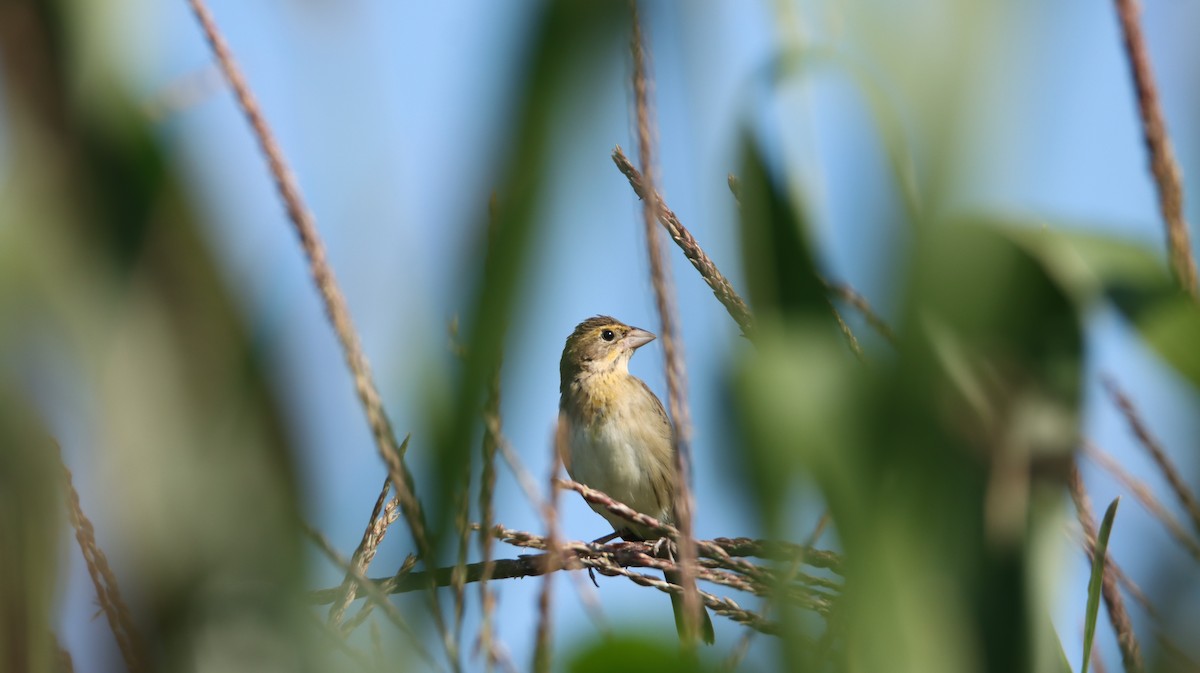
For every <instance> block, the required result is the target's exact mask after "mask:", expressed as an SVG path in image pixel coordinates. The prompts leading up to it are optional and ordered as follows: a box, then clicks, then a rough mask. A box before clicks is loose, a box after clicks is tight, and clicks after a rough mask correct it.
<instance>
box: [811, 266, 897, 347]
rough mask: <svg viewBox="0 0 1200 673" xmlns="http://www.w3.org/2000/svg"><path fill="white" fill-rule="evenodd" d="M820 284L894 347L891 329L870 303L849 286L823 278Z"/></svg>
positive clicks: (894, 340)
mask: <svg viewBox="0 0 1200 673" xmlns="http://www.w3.org/2000/svg"><path fill="white" fill-rule="evenodd" d="M821 284H822V285H824V286H825V289H826V290H828V291H829V292H830V294H832V295H833V296H834V297H836V298H838V299H841V300H842V301H844V302H846V303H847V304H849V305H851V306H853V307H854V308H855V309H856V310H857V311H858V312H859V313H861V314H862V316H863V318H865V319H866V321H867V324H868V325H870V326H871V328H872V329H874V330H875V331H876V332H878V333H879V335H880V336H882V337H883V338H884V339H886V340H887V342H888V343H890V344H892V345H893V346H895V345H896V333H895V332H893V331H892V328H891V327H890V326H889V325H888V324H887V322H886V321H885V320H884V319H883V318H881V317H879V314H878V313H876V312H875V310H874V309H872V308H871V303H870V302H868V301H867V298H866V297H864V296H862V295H861V294H859V293H858V291H857V290H855V289H854V288H852V287H850V286H849V285H846V284H845V283H831V282H829V281H827V280H825V279H824V278H821Z"/></svg>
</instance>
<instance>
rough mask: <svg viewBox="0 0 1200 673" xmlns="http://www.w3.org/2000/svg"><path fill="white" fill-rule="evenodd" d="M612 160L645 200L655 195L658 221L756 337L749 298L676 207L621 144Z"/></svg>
mask: <svg viewBox="0 0 1200 673" xmlns="http://www.w3.org/2000/svg"><path fill="white" fill-rule="evenodd" d="M612 160H613V163H615V164H616V165H617V169H618V170H620V171H621V173H622V174H623V175H624V176H625V178H626V179H628V180H629V186H630V187H633V191H634V193H635V194H637V195H638V198H640V199H642V201H643V202H644V201H646V199H647V197H648V196H650V198H652V199H653V201H654V202H655V203H657V204H658V208H657V212H658V221H659V223H660V224H662V226H663V228H664V229H666V230H667V233H668V234H670V235H671V240H673V241H675V244H676V245H678V246H679V248H680V249H681V250H683V256H684V257H686V258H687V260H688V261H689V262H691V263H692V266H693V267H695V268H696V270H697V271H699V272H700V277H701V278H703V279H704V282H705V283H707V284H708V287H709V288H710V289H711V290H712V291H713V295H714V296H716V298H717V301H719V302H721V305H722V306H724V307H725V310H726V311H727V312H728V313H729V316H730V317H731V318H733V320H734V322H736V323H737V324H738V327H740V328H741V329H742V334H744V335H745V336H746V337H748V338H753V335H754V317H753V316H752V315H751V314H750V308H749V307H748V306H747V305H746V302H745V301H743V300H742V298H741V297H740V296H739V295H738V293H737V292H736V291H735V290H734V289H733V285H731V284H730V283H729V280H728V279H727V278H725V275H724V274H722V273H721V270H720V269H718V268H717V265H716V264H714V263H713V261H712V259H710V258H709V256H708V254H707V253H705V252H704V249H703V248H701V247H700V244H699V243H697V242H696V237H695V236H692V232H690V231H688V229H687V227H685V226H683V223H682V222H680V221H679V217H678V216H677V215H675V213H674V211H672V210H671V209H670V208H668V207H667V204H666V202H665V201H663V198H662V195H661V194H659V193H658V192H652V191H650V190H649V188H648V187H647V186H646V184H645V182H644V178H643V177H642V174H641V172H639V171H638V169H637V168H635V167H634V165H633V163H631V162H630V161H629V158H628V157H626V156H625V153H624V152H623V151H621V148H620V147H617V148H614V149H613V153H612Z"/></svg>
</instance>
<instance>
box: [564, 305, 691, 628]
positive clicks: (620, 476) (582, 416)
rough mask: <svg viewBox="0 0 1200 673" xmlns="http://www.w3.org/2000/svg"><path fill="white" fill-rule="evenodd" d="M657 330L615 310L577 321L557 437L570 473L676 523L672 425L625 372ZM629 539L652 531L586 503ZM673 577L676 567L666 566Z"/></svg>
mask: <svg viewBox="0 0 1200 673" xmlns="http://www.w3.org/2000/svg"><path fill="white" fill-rule="evenodd" d="M655 338H656V337H655V335H654V334H652V333H650V332H648V331H646V330H644V329H640V328H637V327H631V326H629V325H626V324H625V323H623V322H621V321H620V320H617V319H616V318H613V317H610V316H606V315H598V316H594V317H591V318H588V319H587V320H584V321H583V322H581V323H579V325H577V326H576V327H575V331H573V332H572V333H571V335H570V336H569V337H567V342H566V345H565V346H564V347H563V353H562V360H561V361H560V363H559V376H560V381H559V395H560V397H559V437H561V438H562V440H561V441H562V442H563V447H562V460H563V464H564V467H566V469H567V474H569V475H570V476H571V479H573V480H575V481H577V482H579V483H581V484H584V485H585V486H588V487H590V488H593V489H596V490H598V491H602V492H604V493H605V494H607V495H609V496H611V497H612V498H613V499H615V500H617V501H618V502H621V503H624V504H626V505H628V506H630V507H631V508H633V509H634V510H636V511H638V512H641V513H642V514H646V515H648V516H651V517H654V518H655V519H658V520H659V521H661V522H664V523H667V524H671V525H674V524H675V523H676V517H675V506H674V502H675V483H676V482H675V443H674V441H673V433H674V429H673V427H672V425H671V421H670V419H669V418H668V417H667V412H666V410H665V409H663V405H662V402H661V401H659V399H658V397H657V396H655V394H654V393H653V392H652V391H651V390H650V387H649V386H647V385H646V383H645V382H644V381H642V380H641V379H639V378H637V377H636V376H633V375H632V374H630V373H629V359H630V358H631V357H633V353H634V351H636V350H637V349H639V348H641V347H642V346H645V345H646V344H648V343H650V342H651V341H653V340H654V339H655ZM588 504H589V505H590V506H591V508H592V509H593V510H594V511H595V512H596V513H597V514H599V515H600V516H602V517H604V518H605V520H607V521H608V523H609V524H611V525H612V527H613V530H614V531H615V532H616V533H617V534H618V535H620V536H621V537H622V538H623V539H625V540H627V541H646V540H651V539H654V538H658V537H659V536H658V535H656V534H655V531H653V530H651V529H649V528H646V527H644V526H640V525H638V524H636V523H633V522H630V521H626V520H624V519H622V518H621V517H618V516H616V515H615V514H613V513H612V512H609V511H608V510H607V509H605V508H604V507H602V506H599V505H595V504H591V503H588ZM664 575H665V577H666V579H667V581H668V582H671V583H673V584H679V583H680V578H679V574H678V573H677V572H667V573H664ZM671 607H672V609H673V610H674V613H675V627H676V629H677V630H678V631H679V633H680V636H681V637H682V636H683V633H684V630H683V620H682V615H683V601H682V598H681V597H680V596H678V595H676V594H671ZM700 614H701V615H702V619H701V622H700V624H699V627H700V636H701V638H702V639H703V640H704V642H706V643H708V644H712V643H713V641H714V634H713V626H712V620H711V619H710V618H709V616H708V613H707V611H705V610H701V611H700Z"/></svg>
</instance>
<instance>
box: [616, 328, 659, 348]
mask: <svg viewBox="0 0 1200 673" xmlns="http://www.w3.org/2000/svg"><path fill="white" fill-rule="evenodd" d="M654 339H655V336H654V335H653V334H652V333H650V332H647V331H646V330H644V329H639V328H637V327H634V328H633V330H631V331H630V332H629V334H626V335H625V339H624V342H625V347H626V348H628V349H629V350H631V351H633V350H637V349H639V348H641V347H642V346H645V345H646V344H648V343H650V342H651V341H654Z"/></svg>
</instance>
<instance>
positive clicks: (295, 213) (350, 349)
mask: <svg viewBox="0 0 1200 673" xmlns="http://www.w3.org/2000/svg"><path fill="white" fill-rule="evenodd" d="M188 3H189V4H190V5H191V7H192V11H193V13H194V14H195V15H196V19H197V20H198V21H199V22H200V26H201V28H202V29H203V30H204V35H205V37H206V38H207V39H208V43H209V45H210V46H211V47H212V50H213V53H214V54H215V55H216V57H217V62H218V63H220V65H221V71H222V72H223V73H224V74H225V78H226V79H227V80H228V81H229V84H230V86H231V87H232V88H233V91H234V94H235V96H236V97H237V101H238V104H239V105H240V106H241V108H242V112H243V114H245V116H246V119H247V121H248V122H249V123H250V127H251V129H252V130H253V131H254V135H255V137H256V138H257V139H258V143H259V145H260V147H261V148H262V151H263V154H264V155H265V157H266V159H267V164H268V166H269V168H270V171H271V176H272V177H273V178H274V180H275V186H276V188H277V189H278V190H279V195H280V197H281V198H282V199H283V203H284V206H285V208H286V209H287V214H288V219H289V220H290V221H291V222H292V225H293V226H294V227H295V230H296V234H297V235H298V236H299V238H300V245H301V247H302V248H303V249H304V253H305V255H306V256H307V257H308V262H309V270H310V272H311V273H312V277H313V281H314V282H315V283H316V286H317V290H318V292H320V294H321V298H322V300H323V301H324V303H325V312H326V314H327V315H328V316H329V320H330V322H331V323H332V325H333V329H334V332H335V333H336V334H337V337H338V341H339V342H340V343H341V346H342V351H343V354H344V356H345V358H346V364H347V366H349V368H350V372H351V374H352V375H353V377H354V388H355V391H356V392H357V393H358V398H359V401H360V402H361V403H362V406H363V410H364V411H365V412H366V415H367V422H368V424H369V425H370V428H371V434H372V436H373V437H374V439H375V444H376V448H377V449H378V451H379V454H380V456H381V457H382V458H383V460H384V463H385V464H386V465H387V467H388V474H389V476H390V477H391V479H392V485H393V486H394V487H395V489H396V494H397V496H396V497H397V498H398V499H399V501H400V508H401V510H402V511H403V512H404V518H405V520H406V521H407V523H408V526H409V529H410V531H411V533H412V536H413V541H414V543H415V544H416V546H417V549H418V551H419V553H420V555H421V557H422V558H431V549H430V546H429V542H428V539H427V537H426V535H425V525H424V521H423V516H422V514H421V506H420V503H419V502H418V501H417V498H416V494H415V493H413V490H412V480H411V478H410V476H409V472H408V468H407V467H406V466H405V465H404V455H403V452H402V451H401V448H400V446H399V445H398V444H397V442H396V437H395V434H394V433H393V432H392V427H391V423H390V422H389V421H388V418H387V414H386V413H385V412H384V410H383V403H382V402H381V400H380V397H379V391H378V389H377V388H376V387H375V382H374V379H373V378H372V377H371V367H370V364H369V363H368V362H367V357H366V355H365V354H364V353H363V350H362V344H361V343H360V342H359V338H358V332H357V330H355V328H354V322H353V320H352V319H351V317H350V311H349V309H348V308H347V307H346V300H345V297H343V295H342V291H341V289H340V288H339V286H338V283H337V279H336V278H335V277H334V274H333V268H332V267H331V266H330V265H329V262H328V260H327V259H326V255H325V246H324V244H323V243H322V242H321V237H320V234H318V232H317V225H316V220H315V219H314V218H313V215H312V213H311V212H310V211H309V209H308V207H307V206H306V205H305V204H304V199H303V197H302V196H301V193H300V188H299V186H298V185H297V183H296V178H295V176H294V175H293V174H292V172H291V169H290V168H288V165H287V163H286V162H285V161H284V158H283V152H282V151H281V150H280V148H279V144H278V143H277V142H276V141H275V137H274V134H272V132H271V129H270V127H269V126H268V125H267V122H266V119H265V118H264V117H263V114H262V110H261V109H260V108H259V106H258V101H257V100H256V99H255V98H254V94H253V93H251V91H250V87H249V85H248V84H247V83H246V79H245V78H244V77H243V76H242V73H241V70H240V69H239V68H238V66H237V63H236V62H235V60H234V58H233V53H232V52H231V51H230V50H229V46H228V45H227V44H226V43H225V38H224V37H222V36H221V33H220V32H219V31H218V30H217V26H216V23H215V22H214V20H213V17H212V14H211V13H210V12H209V10H208V7H207V6H206V5H205V4H204V0H188ZM434 602H435V605H436V597H435V598H434ZM435 612H436V613H437V614H436V615H435V617H436V621H437V622H438V623H439V626H440V628H441V629H442V630H443V631H444V630H445V622H444V620H443V619H442V618H441V614H440V613H441V611H440V609H436V610H435Z"/></svg>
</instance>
